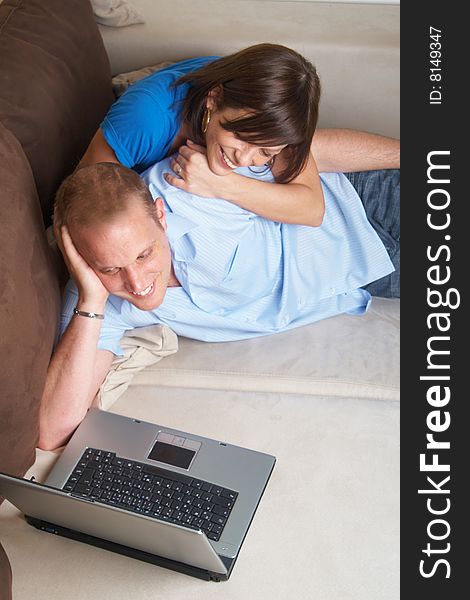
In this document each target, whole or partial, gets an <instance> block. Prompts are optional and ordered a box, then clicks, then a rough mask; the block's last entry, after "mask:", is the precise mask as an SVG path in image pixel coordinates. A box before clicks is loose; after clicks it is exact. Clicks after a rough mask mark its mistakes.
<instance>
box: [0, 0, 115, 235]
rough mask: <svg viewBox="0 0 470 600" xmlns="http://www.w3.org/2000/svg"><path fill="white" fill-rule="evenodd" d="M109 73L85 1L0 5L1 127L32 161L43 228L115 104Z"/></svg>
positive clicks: (10, 0) (15, 0)
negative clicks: (66, 179)
mask: <svg viewBox="0 0 470 600" xmlns="http://www.w3.org/2000/svg"><path fill="white" fill-rule="evenodd" d="M113 99H114V98H113V93H112V89H111V71H110V66H109V60H108V56H107V54H106V51H105V48H104V45H103V42H102V39H101V35H100V33H99V31H98V27H97V25H96V23H95V19H94V16H93V11H92V8H91V5H90V2H89V1H88V0H66V1H65V0H47V2H46V1H44V0H3V3H1V4H0V122H2V123H3V124H4V125H5V126H6V127H7V128H8V129H10V130H11V131H12V132H13V133H14V134H15V136H16V137H17V138H18V140H19V141H20V142H21V145H22V146H23V149H24V151H25V154H26V156H27V157H28V159H29V162H30V164H31V167H32V170H33V175H34V179H35V181H36V184H37V189H38V194H39V199H40V201H41V207H42V210H43V214H44V215H45V220H46V224H48V223H49V222H50V212H51V204H52V200H53V195H54V193H55V191H56V189H57V187H58V186H59V184H60V182H61V181H62V179H63V178H64V177H65V176H66V175H68V174H69V173H70V172H72V171H73V169H74V168H75V166H76V165H77V163H78V161H79V160H80V158H81V156H82V154H83V153H84V151H85V149H86V147H87V145H88V143H89V141H90V139H91V137H92V135H93V134H94V132H95V131H96V130H97V128H98V126H99V124H100V121H101V119H102V117H103V116H104V114H105V113H106V111H107V109H108V107H109V105H110V104H111V103H112V101H113Z"/></svg>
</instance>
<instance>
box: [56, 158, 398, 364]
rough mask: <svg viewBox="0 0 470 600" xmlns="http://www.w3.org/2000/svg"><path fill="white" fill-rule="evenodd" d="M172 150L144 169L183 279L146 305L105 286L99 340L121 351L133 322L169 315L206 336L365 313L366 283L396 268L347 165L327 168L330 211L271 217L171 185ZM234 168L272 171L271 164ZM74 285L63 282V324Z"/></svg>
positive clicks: (182, 327)
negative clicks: (160, 202)
mask: <svg viewBox="0 0 470 600" xmlns="http://www.w3.org/2000/svg"><path fill="white" fill-rule="evenodd" d="M169 165H170V159H169V158H167V159H166V160H164V161H162V162H160V163H158V164H157V165H155V166H153V167H152V168H150V169H148V170H147V171H146V172H145V173H144V174H143V178H144V180H145V181H146V183H147V184H148V185H149V187H150V190H151V192H152V195H153V196H154V197H156V196H161V197H162V198H163V199H164V203H165V213H166V221H167V236H168V241H169V244H170V248H171V252H172V261H173V267H174V270H175V274H176V276H177V278H178V280H179V282H180V284H181V287H171V288H168V290H167V292H166V295H165V297H164V300H163V303H162V304H161V306H159V307H158V308H156V309H155V310H152V311H142V310H139V309H138V308H136V307H135V306H134V305H133V304H131V303H130V302H128V301H127V300H123V299H121V298H118V297H116V296H113V295H111V296H109V299H108V302H107V304H106V309H105V319H104V322H103V324H102V328H101V335H100V340H99V344H98V348H101V349H103V350H110V351H111V352H113V353H114V354H117V355H120V354H122V349H121V347H120V340H121V338H122V336H123V334H124V332H125V331H126V330H128V329H133V328H135V327H144V326H146V325H155V324H159V323H160V324H166V325H168V326H169V327H170V328H171V329H172V330H173V331H174V332H175V333H176V334H178V335H182V336H185V337H190V338H195V339H198V340H204V341H209V342H221V341H230V340H239V339H243V338H250V337H256V336H260V335H267V334H271V333H275V332H280V331H285V330H287V329H291V328H293V327H299V326H301V325H306V324H308V323H313V322H314V321H318V320H319V319H325V318H327V317H331V316H333V315H337V314H340V313H349V314H362V313H364V312H365V311H366V310H367V308H368V306H369V302H370V294H369V293H368V292H367V291H365V290H363V289H361V287H362V286H364V285H366V284H368V283H370V282H371V281H375V280H377V279H380V278H381V277H383V276H385V275H387V274H388V273H391V272H392V271H393V270H394V267H393V265H392V263H391V262H390V259H389V257H388V254H387V251H386V250H385V247H384V245H383V244H382V242H381V241H380V239H379V237H378V235H377V233H376V232H375V231H374V229H373V228H372V226H371V224H370V223H369V221H368V220H367V217H366V214H365V211H364V207H363V205H362V202H361V200H360V198H359V196H358V195H357V192H356V190H355V189H354V187H353V186H352V185H351V183H350V182H349V180H348V179H347V178H346V177H345V176H344V175H342V174H341V173H322V174H321V176H320V177H321V182H322V187H323V193H324V195H325V204H326V213H325V217H324V219H323V223H322V225H321V226H320V227H307V226H303V225H289V224H285V223H284V224H282V223H275V222H272V221H268V220H266V219H263V218H262V217H259V216H257V215H255V214H253V213H251V212H249V211H247V210H244V209H243V208H240V207H239V206H237V205H235V204H232V203H231V202H227V201H225V200H221V199H207V198H202V197H200V196H195V195H194V194H189V193H188V192H183V191H182V190H180V189H178V188H176V187H173V186H171V185H170V184H169V183H167V182H166V181H165V179H164V177H163V174H164V173H165V172H168V171H169V169H170V166H169ZM253 171H254V170H253V169H252V170H249V169H247V168H241V169H237V172H238V173H239V174H241V175H245V176H247V177H256V178H258V179H263V180H265V181H272V180H273V178H272V174H271V173H270V172H269V171H267V170H266V169H264V170H263V169H261V170H259V169H258V171H259V172H258V173H254V172H253ZM77 296H78V292H77V289H76V287H75V286H74V284H73V283H71V282H69V284H68V285H67V288H66V294H65V298H64V305H63V309H62V317H61V332H63V331H64V330H65V328H66V327H67V325H68V323H69V321H70V319H71V318H72V315H73V308H74V306H75V305H76V303H77Z"/></svg>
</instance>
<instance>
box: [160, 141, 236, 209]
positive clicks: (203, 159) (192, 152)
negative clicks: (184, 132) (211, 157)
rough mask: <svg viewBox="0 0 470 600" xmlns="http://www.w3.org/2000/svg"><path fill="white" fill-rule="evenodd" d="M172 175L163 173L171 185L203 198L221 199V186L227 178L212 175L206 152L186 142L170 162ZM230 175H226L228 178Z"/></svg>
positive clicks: (201, 147) (204, 149)
mask: <svg viewBox="0 0 470 600" xmlns="http://www.w3.org/2000/svg"><path fill="white" fill-rule="evenodd" d="M171 168H172V169H173V173H165V179H166V181H167V182H168V183H170V184H171V185H173V186H175V187H177V188H179V189H180V190H184V191H185V192H190V193H191V194H196V195H197V196H204V197H205V198H218V197H223V187H222V186H223V184H224V180H225V179H226V178H227V176H221V175H216V174H215V173H213V172H212V171H211V169H210V167H209V163H208V162H207V151H206V148H204V146H199V145H198V144H194V143H193V142H191V141H190V140H188V142H187V145H184V146H181V147H180V148H179V150H178V154H176V155H175V156H174V157H173V159H172V161H171ZM229 176H230V173H229V174H228V177H229Z"/></svg>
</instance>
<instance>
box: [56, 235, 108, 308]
mask: <svg viewBox="0 0 470 600" xmlns="http://www.w3.org/2000/svg"><path fill="white" fill-rule="evenodd" d="M54 232H55V236H56V240H57V244H58V246H59V248H60V250H61V252H62V254H63V256H64V260H65V264H66V265H67V268H68V270H69V273H70V275H71V277H72V279H73V280H74V281H75V284H76V286H77V288H78V293H79V298H80V300H81V301H82V303H83V304H85V303H86V304H87V305H90V307H91V308H90V309H91V310H98V309H101V308H102V307H104V305H105V303H106V300H107V298H108V295H109V292H108V290H107V289H106V288H105V287H104V285H103V284H102V283H101V280H100V279H99V277H98V275H97V274H96V273H95V271H94V270H93V269H92V268H91V267H90V265H89V264H88V263H87V262H86V261H85V259H84V258H83V257H82V255H81V254H80V253H79V252H78V250H77V248H76V247H75V245H74V243H73V241H72V238H71V237H70V233H69V231H68V229H67V226H66V225H63V226H62V227H61V228H60V229H58V228H55V229H54ZM95 305H96V307H95Z"/></svg>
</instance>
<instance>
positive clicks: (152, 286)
mask: <svg viewBox="0 0 470 600" xmlns="http://www.w3.org/2000/svg"><path fill="white" fill-rule="evenodd" d="M156 207H157V211H158V217H159V222H160V224H161V225H162V227H166V223H165V218H164V215H163V203H162V202H161V200H160V199H158V200H157V202H156ZM162 227H160V226H159V225H158V224H157V222H156V221H155V220H154V219H153V218H152V217H151V216H150V215H149V214H148V213H147V212H146V211H145V208H144V207H143V206H142V205H141V204H138V203H133V204H132V205H131V207H130V208H129V209H128V210H127V211H126V212H124V213H122V214H120V215H118V216H116V217H115V218H114V219H113V220H112V221H110V222H108V223H104V224H99V225H94V226H92V227H86V228H85V227H76V226H75V227H73V228H71V231H70V233H71V237H72V240H73V242H74V244H75V246H76V247H77V250H78V251H79V252H80V254H81V255H82V256H83V258H84V259H85V260H86V262H87V263H88V264H89V265H90V266H91V267H92V269H93V270H94V271H95V273H96V274H97V275H98V277H99V278H100V280H101V282H102V284H103V285H104V286H105V288H106V289H107V290H108V291H109V293H110V294H114V295H115V296H119V297H120V298H123V299H125V300H128V301H129V302H131V303H132V304H133V305H134V306H136V307H137V308H139V309H141V310H153V309H154V308H157V307H158V306H160V304H161V303H162V302H163V299H164V297H165V293H166V289H167V287H168V285H169V284H170V285H175V281H174V275H172V267H171V253H170V248H169V245H168V240H167V238H166V235H165V232H164V230H163V228H162Z"/></svg>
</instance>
